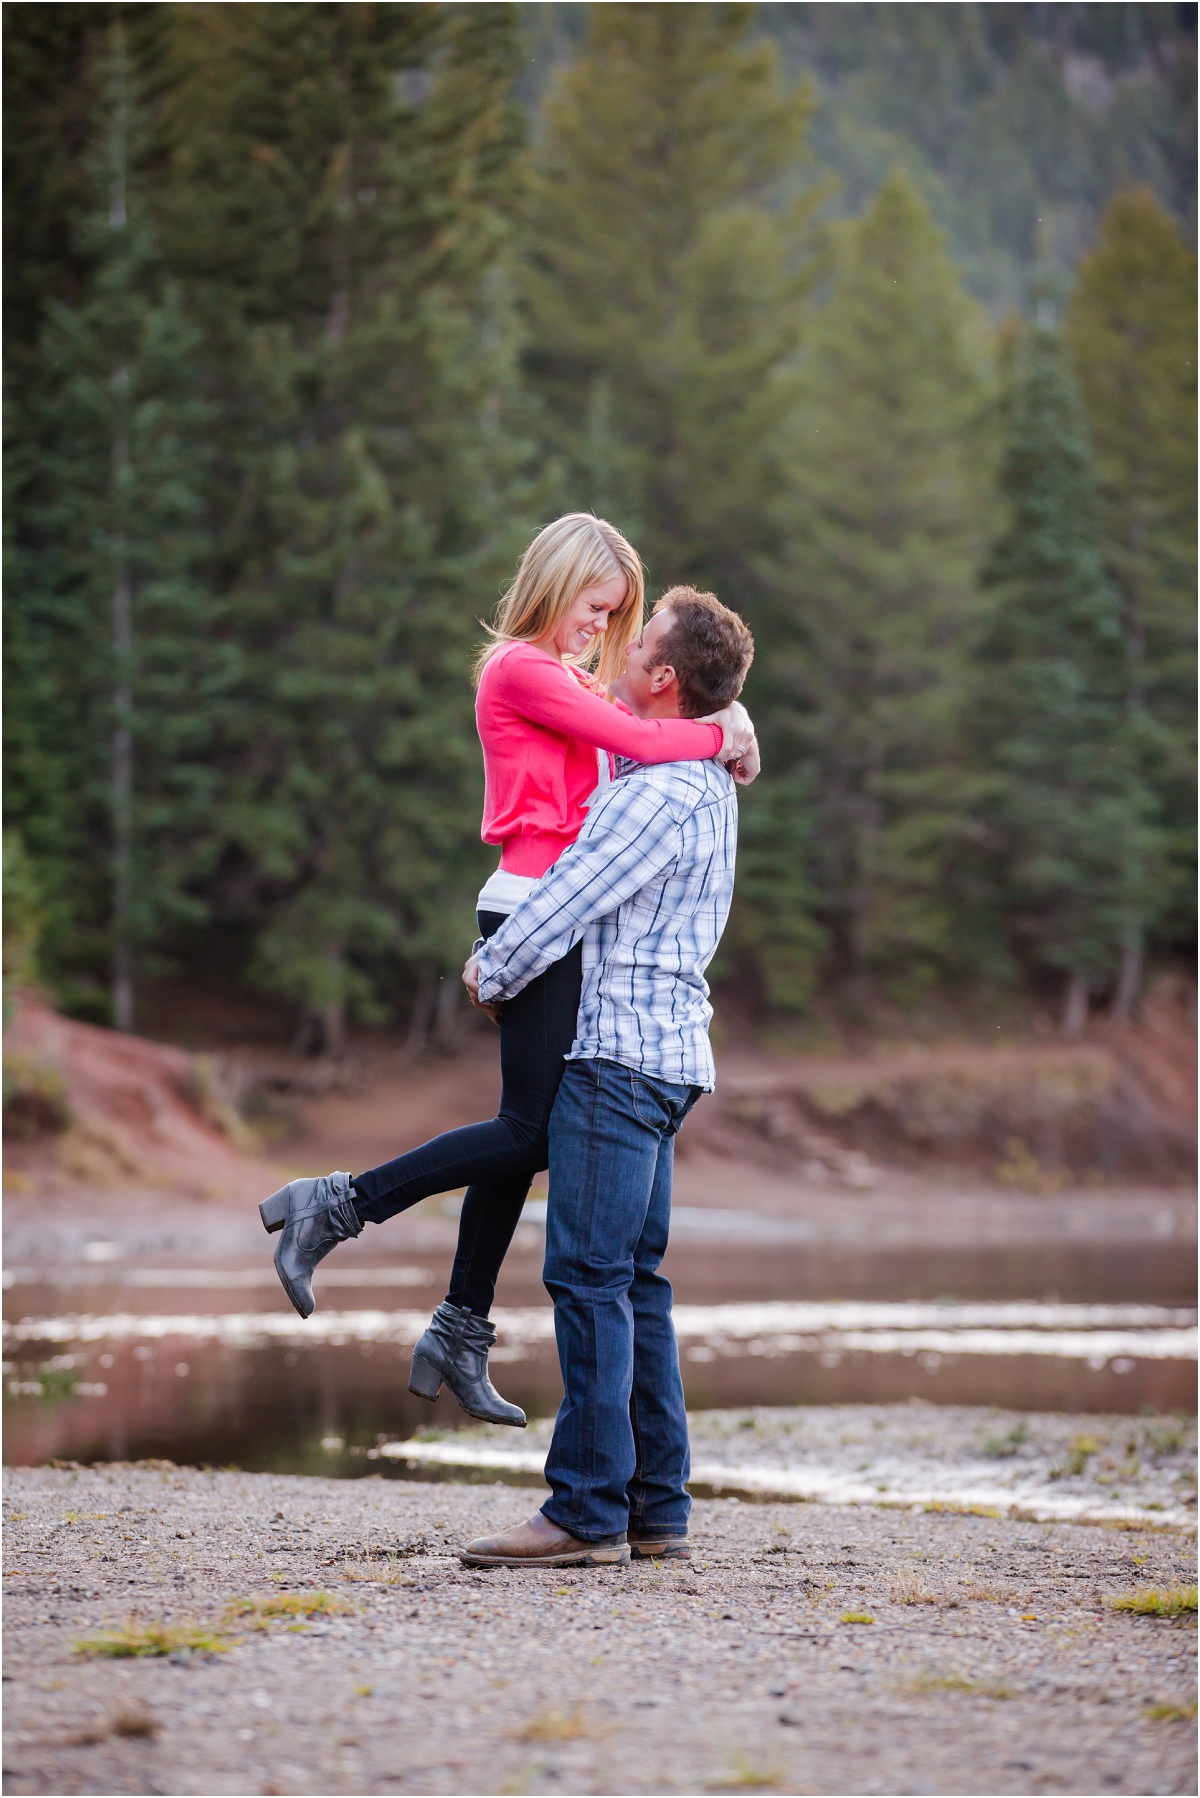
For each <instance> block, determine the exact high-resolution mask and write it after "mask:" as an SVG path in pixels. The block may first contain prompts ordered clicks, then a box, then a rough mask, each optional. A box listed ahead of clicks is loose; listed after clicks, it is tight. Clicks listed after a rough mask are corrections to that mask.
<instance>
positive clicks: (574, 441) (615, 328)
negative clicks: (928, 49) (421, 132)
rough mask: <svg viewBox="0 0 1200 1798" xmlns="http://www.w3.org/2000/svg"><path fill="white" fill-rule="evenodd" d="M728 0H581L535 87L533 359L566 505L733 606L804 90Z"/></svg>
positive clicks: (780, 350) (780, 394) (763, 490)
mask: <svg viewBox="0 0 1200 1798" xmlns="http://www.w3.org/2000/svg"><path fill="white" fill-rule="evenodd" d="M751 10H752V9H751V8H750V7H748V6H745V5H724V4H722V5H712V6H673V5H660V4H653V3H652V4H646V5H620V4H614V5H607V6H596V7H593V8H592V9H591V11H590V16H589V21H588V37H587V41H586V43H585V45H584V47H583V50H582V52H581V54H580V55H579V56H577V57H576V58H575V59H574V60H573V61H572V62H571V63H570V65H569V66H568V67H567V68H566V69H565V70H564V71H563V72H562V73H561V74H560V75H559V77H558V78H557V80H556V81H555V82H554V84H553V86H552V88H551V91H550V92H549V94H548V96H547V98H546V100H545V102H544V106H543V111H542V117H541V120H540V122H539V132H538V146H537V154H536V157H535V164H534V169H533V174H532V177H531V197H530V207H529V218H528V229H527V234H526V246H527V268H526V276H525V286H526V293H527V298H528V304H529V336H528V364H529V368H530V371H531V374H532V376H533V378H534V384H535V387H536V388H537V390H538V392H539V393H540V394H541V396H542V397H543V399H544V401H545V427H546V431H547V434H548V437H549V440H550V443H551V445H552V446H553V448H554V449H555V450H556V451H557V452H558V453H559V455H560V457H561V459H562V462H563V465H564V469H565V475H564V496H565V497H566V498H568V499H569V500H570V501H571V503H573V504H577V505H582V506H587V507H593V508H595V509H596V510H597V511H601V512H609V513H611V514H612V516H613V517H614V518H615V519H617V520H619V521H620V522H621V523H622V524H623V525H624V526H625V527H626V528H627V529H629V531H630V532H631V534H632V536H633V537H634V540H635V541H636V543H637V545H638V547H639V549H640V550H641V551H642V552H643V554H644V555H645V557H646V559H647V562H648V564H649V569H650V575H651V579H652V581H655V582H660V583H662V584H663V585H667V584H669V583H670V582H671V581H672V580H677V579H681V578H698V579H700V580H701V581H704V582H709V581H711V582H714V583H717V584H718V585H719V586H720V587H721V590H722V593H723V597H725V598H727V599H730V600H732V601H734V602H735V603H736V600H737V597H738V594H737V592H736V591H735V590H731V588H730V584H729V583H730V582H731V581H732V582H733V583H734V588H735V589H736V588H739V587H740V588H744V585H745V580H746V573H747V569H748V566H749V561H750V551H751V546H753V545H757V546H761V543H762V540H763V531H764V526H765V506H766V501H767V499H768V496H769V494H770V492H771V490H772V487H773V485H774V483H775V479H776V477H775V474H774V470H773V462H772V447H773V435H774V432H775V429H776V426H777V424H778V421H779V418H780V417H781V415H782V413H783V412H784V411H785V410H786V406H787V387H786V382H785V381H783V380H781V379H780V376H781V373H782V372H783V370H784V368H785V365H786V363H787V360H788V358H789V357H790V355H791V354H792V352H793V350H794V348H795V344H796V341H797V335H798V331H799V323H800V306H799V294H800V284H799V283H798V281H797V278H796V270H795V259H794V252H795V238H796V231H797V228H798V225H799V221H800V218H801V217H802V216H804V215H805V212H806V208H805V207H804V206H801V207H800V208H799V209H797V208H795V207H793V208H792V209H791V210H790V211H789V210H788V209H787V208H779V207H776V206H773V205H770V204H768V201H769V200H771V199H772V198H773V197H775V196H777V195H778V191H779V188H780V183H781V179H782V178H783V177H784V176H785V175H788V174H790V173H791V171H792V170H793V169H794V167H795V165H796V164H797V163H798V162H799V161H800V160H801V159H802V155H803V147H804V138H805V132H806V129H807V124H808V118H809V113H810V110H811V108H810V102H809V99H808V96H807V93H806V91H805V90H803V89H789V88H788V87H787V86H786V85H785V83H784V81H783V79H782V77H781V74H780V69H779V61H778V56H777V53H776V51H775V49H774V47H773V46H772V45H770V44H769V43H767V42H765V41H763V40H762V39H759V40H757V41H748V39H747V27H748V24H749V21H750V16H751Z"/></svg>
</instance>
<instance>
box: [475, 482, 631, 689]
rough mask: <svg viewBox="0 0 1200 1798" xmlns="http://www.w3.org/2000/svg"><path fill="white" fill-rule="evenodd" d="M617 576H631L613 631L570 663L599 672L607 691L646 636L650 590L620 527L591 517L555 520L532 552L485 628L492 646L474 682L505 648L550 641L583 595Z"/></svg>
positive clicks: (612, 616) (540, 534)
mask: <svg viewBox="0 0 1200 1798" xmlns="http://www.w3.org/2000/svg"><path fill="white" fill-rule="evenodd" d="M617 574H623V575H624V576H625V597H624V599H623V600H622V601H621V603H620V605H619V606H618V607H617V608H616V610H615V611H613V612H611V613H610V614H609V619H608V629H607V630H606V631H605V632H604V633H603V635H599V634H597V636H596V637H594V638H593V640H592V642H591V644H590V645H589V647H588V650H587V653H586V654H585V655H582V656H578V657H573V658H572V660H575V661H577V662H578V663H579V664H581V665H582V666H584V667H591V666H592V665H593V664H594V665H595V667H596V672H597V674H598V675H599V677H600V679H601V680H602V681H603V682H604V684H605V685H606V686H607V685H608V684H609V683H610V682H611V681H613V680H615V679H616V677H617V675H618V674H620V672H621V670H622V669H623V668H624V666H625V651H626V650H627V649H628V647H629V645H630V644H631V643H632V642H633V639H634V638H635V637H636V636H637V634H638V632H639V631H640V630H641V628H642V610H643V607H644V604H645V597H646V582H645V575H644V573H643V571H642V564H641V561H640V559H639V557H638V554H637V551H636V550H635V549H634V548H633V547H632V545H631V544H629V543H627V542H626V540H625V538H624V537H623V536H622V535H621V533H620V531H619V530H617V528H616V526H615V525H611V524H609V523H608V522H607V520H606V519H603V518H595V517H593V515H592V513H590V512H568V513H567V514H566V515H565V517H563V518H556V519H555V521H554V523H553V524H548V525H545V526H544V527H543V529H542V530H540V531H539V532H538V534H537V536H536V537H535V538H534V540H533V542H532V543H531V544H530V545H529V548H528V549H527V550H526V551H525V554H524V555H523V556H522V557H521V564H520V567H519V568H518V569H517V577H516V579H515V580H514V582H513V584H512V586H511V587H510V588H509V589H508V592H507V593H506V594H505V595H504V598H503V599H502V600H501V601H500V604H499V606H498V608H497V610H496V622H495V624H493V625H489V626H488V627H487V629H488V633H489V635H490V637H491V639H492V640H491V642H490V643H487V644H485V645H484V647H483V649H481V650H480V652H479V657H478V660H477V661H476V664H475V679H476V680H477V681H478V679H479V676H480V675H481V674H482V672H483V669H484V666H485V664H486V663H487V661H488V659H489V657H491V656H493V655H495V653H496V651H497V650H498V649H500V648H501V647H502V646H503V645H504V644H505V643H535V642H537V641H538V639H539V638H541V637H546V636H549V634H550V632H551V631H552V630H553V629H554V627H555V625H556V624H557V623H558V621H559V619H560V618H561V617H562V615H563V613H564V612H565V611H566V610H567V608H568V606H569V605H570V604H571V603H572V601H573V600H574V599H575V598H576V597H577V596H578V595H579V594H580V593H582V592H583V590H584V588H585V587H596V586H599V585H600V583H601V582H603V581H610V580H612V578H613V576H614V575H617Z"/></svg>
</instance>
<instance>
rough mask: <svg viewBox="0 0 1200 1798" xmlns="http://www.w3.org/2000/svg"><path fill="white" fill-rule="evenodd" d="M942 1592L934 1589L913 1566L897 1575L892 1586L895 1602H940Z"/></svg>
mask: <svg viewBox="0 0 1200 1798" xmlns="http://www.w3.org/2000/svg"><path fill="white" fill-rule="evenodd" d="M940 1601H941V1594H940V1593H938V1592H934V1591H932V1590H931V1589H930V1588H929V1587H928V1586H927V1585H925V1583H924V1582H923V1581H922V1579H921V1578H920V1576H919V1575H918V1574H917V1573H916V1572H914V1571H913V1569H912V1568H911V1567H906V1568H904V1569H903V1571H902V1572H900V1573H899V1574H898V1575H897V1576H896V1582H895V1584H894V1585H893V1587H892V1603H893V1604H938V1603H940Z"/></svg>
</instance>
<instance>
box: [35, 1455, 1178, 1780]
mask: <svg viewBox="0 0 1200 1798" xmlns="http://www.w3.org/2000/svg"><path fill="white" fill-rule="evenodd" d="M6 1489H7V1492H8V1495H9V1496H8V1501H7V1503H8V1515H9V1523H8V1530H7V1546H8V1554H9V1565H8V1575H7V1578H6V1591H7V1597H8V1603H7V1606H6V1612H5V1625H6V1632H7V1636H8V1651H7V1659H6V1663H5V1664H6V1668H7V1672H6V1675H5V1678H6V1680H7V1681H9V1684H8V1686H7V1694H8V1701H7V1704H6V1707H5V1712H6V1719H5V1720H6V1725H7V1730H8V1741H7V1746H6V1753H5V1764H6V1790H8V1791H10V1792H14V1793H17V1792H39V1793H74V1792H104V1793H122V1792H164V1793H248V1792H251V1793H310V1792H311V1793H331V1792H348V1793H349V1792H361V1793H379V1792H391V1791H395V1792H447V1793H483V1792H555V1793H569V1792H597V1793H614V1792H622V1793H623V1792H665V1791H680V1792H709V1791H717V1792H720V1791H750V1790H760V1789H763V1790H769V1789H774V1790H778V1791H782V1792H792V1793H799V1792H821V1793H826V1792H827V1793H845V1792H865V1793H874V1792H880V1793H897V1792H938V1793H942V1792H944V1793H1007V1792H1021V1793H1033V1792H1039V1793H1040V1792H1080V1793H1097V1792H1128V1793H1175V1792H1179V1793H1183V1792H1192V1791H1194V1790H1195V1779H1194V1764H1195V1763H1194V1751H1193V1736H1194V1729H1193V1726H1192V1724H1191V1722H1190V1721H1189V1708H1188V1707H1189V1706H1190V1707H1192V1712H1193V1713H1194V1705H1193V1698H1194V1685H1193V1653H1192V1651H1193V1647H1194V1635H1193V1634H1192V1633H1191V1631H1190V1629H1189V1627H1188V1621H1189V1620H1187V1619H1186V1618H1185V1619H1184V1620H1183V1621H1180V1620H1178V1619H1176V1620H1170V1619H1165V1618H1161V1617H1156V1616H1152V1615H1151V1616H1147V1615H1138V1614H1136V1613H1132V1612H1128V1611H1118V1610H1113V1609H1111V1608H1109V1602H1108V1601H1111V1599H1112V1598H1113V1597H1115V1596H1120V1595H1128V1594H1131V1593H1136V1592H1138V1591H1140V1590H1144V1589H1146V1588H1151V1587H1153V1588H1157V1589H1159V1590H1163V1589H1170V1588H1175V1587H1179V1586H1181V1585H1183V1584H1191V1583H1192V1582H1193V1581H1194V1579H1195V1574H1194V1571H1193V1567H1192V1562H1193V1556H1192V1544H1191V1543H1190V1542H1189V1541H1188V1540H1187V1539H1186V1538H1184V1537H1181V1536H1180V1535H1178V1534H1170V1533H1159V1532H1148V1531H1143V1532H1124V1531H1117V1530H1105V1529H1095V1528H1088V1527H1081V1526H1061V1525H1054V1526H1044V1525H1037V1524H1031V1523H1018V1522H1000V1521H997V1520H994V1519H989V1518H981V1517H974V1516H961V1515H949V1514H945V1513H940V1514H939V1513H934V1514H930V1513H925V1512H922V1513H916V1514H914V1513H907V1512H905V1513H897V1512H882V1511H873V1510H869V1509H854V1510H848V1509H839V1508H837V1507H830V1508H826V1507H815V1506H814V1507H810V1506H801V1505H790V1506H789V1505H762V1506H757V1505H749V1504H739V1503H737V1502H736V1501H725V1502H707V1503H699V1504H697V1507H696V1514H695V1538H696V1542H697V1551H698V1552H697V1559H696V1561H695V1563H694V1564H693V1565H692V1566H682V1565H674V1566H670V1565H668V1566H665V1567H654V1566H645V1567H630V1568H627V1569H622V1570H614V1571H606V1572H602V1573H567V1574H558V1573H532V1574H519V1573H509V1572H499V1573H468V1572H466V1571H464V1570H463V1569H462V1567H461V1566H460V1565H459V1563H458V1561H457V1559H456V1558H455V1555H454V1549H455V1547H456V1546H457V1544H458V1543H460V1542H461V1541H462V1540H463V1539H464V1538H466V1537H468V1536H469V1535H471V1534H473V1533H475V1532H476V1531H478V1530H480V1529H481V1528H483V1527H491V1526H494V1525H496V1524H500V1523H504V1522H507V1521H515V1520H516V1519H518V1518H520V1517H521V1516H523V1515H526V1514H527V1513H528V1512H529V1510H530V1509H531V1508H532V1505H533V1504H534V1503H536V1495H535V1494H531V1493H529V1492H522V1491H516V1490H512V1489H499V1488H492V1487H461V1486H429V1485H415V1484H409V1483H404V1482H392V1481H388V1482H384V1481H375V1480H362V1481H347V1482H330V1481H324V1480H316V1479H294V1478H281V1477H273V1476H268V1475H245V1474H237V1473H200V1472H189V1471H180V1470H175V1469H171V1468H169V1467H168V1468H161V1469H158V1470H156V1469H154V1468H121V1467H111V1468H97V1469H93V1470H89V1471H86V1472H85V1471H80V1472H74V1471H69V1470H66V1471H50V1470H27V1471H18V1472H12V1471H10V1472H9V1473H8V1476H7V1486H6ZM312 1593H326V1594H328V1595H329V1597H328V1598H326V1599H324V1600H322V1601H321V1602H322V1603H324V1604H325V1605H326V1606H327V1607H331V1608H327V1609H326V1611H325V1612H324V1613H323V1614H322V1613H317V1614H314V1615H312V1616H311V1617H305V1616H303V1615H300V1616H297V1615H294V1614H293V1615H291V1616H288V1615H284V1616H282V1617H278V1618H276V1619H272V1618H271V1617H270V1616H266V1615H264V1614H263V1606H264V1605H266V1604H274V1605H276V1606H277V1607H278V1606H280V1605H281V1603H282V1604H283V1605H285V1606H286V1603H287V1601H288V1600H289V1599H290V1600H291V1601H292V1606H293V1611H294V1610H295V1609H296V1608H297V1607H299V1606H301V1605H302V1603H303V1602H311V1601H302V1600H301V1599H300V1597H299V1595H301V1594H312ZM251 1600H257V1601H259V1609H258V1612H257V1614H256V1613H255V1612H254V1611H253V1610H252V1609H249V1610H248V1609H247V1605H248V1602H249V1601H251ZM131 1617H132V1618H134V1619H135V1620H136V1626H137V1627H139V1628H144V1627H145V1626H146V1625H147V1624H149V1623H151V1622H153V1621H158V1620H162V1621H165V1622H166V1623H168V1624H169V1625H172V1626H179V1625H183V1624H189V1623H190V1624H192V1625H196V1626H203V1628H204V1629H205V1631H207V1632H209V1633H211V1632H214V1631H215V1632H216V1633H217V1635H218V1637H219V1638H220V1639H221V1640H222V1641H223V1642H224V1643H225V1644H226V1650H225V1652H217V1653H215V1654H213V1655H211V1657H209V1656H206V1655H205V1654H187V1653H185V1652H177V1653H176V1655H175V1656H174V1658H165V1659H164V1658H154V1659H137V1660H100V1659H89V1658H84V1657H82V1656H80V1655H79V1654H77V1653H76V1652H74V1649H75V1644H76V1643H78V1642H79V1641H80V1640H81V1639H84V1638H87V1637H90V1636H94V1635H96V1633H97V1632H99V1631H101V1630H102V1629H104V1628H105V1627H114V1626H120V1625H123V1624H124V1623H126V1622H127V1621H128V1620H129V1619H130V1618H131ZM855 1619H859V1620H858V1621H855ZM866 1619H871V1621H869V1622H868V1621H865V1620H866Z"/></svg>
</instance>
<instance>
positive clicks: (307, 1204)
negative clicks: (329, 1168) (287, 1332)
mask: <svg viewBox="0 0 1200 1798" xmlns="http://www.w3.org/2000/svg"><path fill="white" fill-rule="evenodd" d="M258 1215H259V1216H260V1217H261V1218H262V1221H263V1228H264V1230H266V1231H268V1232H270V1231H273V1230H282V1232H283V1234H282V1236H281V1237H280V1238H279V1246H278V1248H277V1249H276V1250H275V1272H276V1273H277V1274H278V1275H279V1278H280V1280H281V1281H282V1283H283V1290H284V1291H285V1292H286V1293H287V1295H288V1297H289V1298H290V1299H291V1301H292V1303H293V1305H294V1306H295V1307H296V1309H297V1311H298V1312H299V1313H300V1315H301V1317H311V1316H312V1314H313V1312H314V1311H315V1310H316V1300H315V1299H314V1298H313V1290H312V1277H313V1269H314V1268H315V1267H316V1266H317V1263H318V1262H320V1261H323V1260H324V1259H325V1257H326V1255H328V1253H329V1251H330V1249H332V1248H335V1247H336V1246H337V1244H338V1243H339V1242H344V1241H345V1240H346V1238H347V1237H348V1236H357V1235H359V1234H360V1232H361V1230H362V1224H361V1222H360V1221H359V1216H358V1213H357V1211H355V1209H354V1192H353V1188H352V1187H351V1185H350V1176H349V1174H321V1175H319V1176H318V1177H317V1178H316V1179H315V1180H293V1181H292V1182H291V1184H290V1185H288V1186H281V1187H280V1188H279V1191H278V1192H273V1193H272V1194H271V1196H270V1198H269V1199H264V1200H263V1202H262V1204H261V1205H260V1206H259V1208H258Z"/></svg>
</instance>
